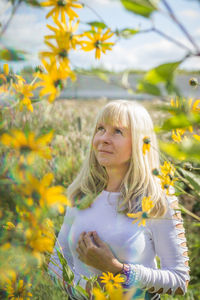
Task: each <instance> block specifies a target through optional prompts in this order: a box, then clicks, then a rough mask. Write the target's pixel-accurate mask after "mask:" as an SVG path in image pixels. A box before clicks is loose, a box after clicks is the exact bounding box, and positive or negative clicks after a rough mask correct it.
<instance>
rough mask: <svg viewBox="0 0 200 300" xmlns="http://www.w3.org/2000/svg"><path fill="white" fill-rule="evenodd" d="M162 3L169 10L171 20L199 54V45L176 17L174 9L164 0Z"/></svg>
mask: <svg viewBox="0 0 200 300" xmlns="http://www.w3.org/2000/svg"><path fill="white" fill-rule="evenodd" d="M162 2H163V4H164V6H165V7H166V9H167V10H168V12H169V15H170V17H171V19H172V20H173V21H174V22H175V23H176V24H177V26H178V27H179V28H180V30H181V31H182V32H183V33H184V35H185V36H186V37H187V38H188V40H189V41H190V42H191V44H192V45H193V46H194V48H195V49H196V50H197V52H198V53H199V51H200V50H199V47H198V45H197V44H196V42H195V41H194V40H193V38H192V37H191V35H190V34H189V32H188V31H187V29H186V28H185V27H184V26H183V24H182V23H181V22H180V21H179V20H178V19H177V17H176V16H175V14H174V12H173V10H172V8H171V7H170V6H169V4H168V3H167V1H166V0H162Z"/></svg>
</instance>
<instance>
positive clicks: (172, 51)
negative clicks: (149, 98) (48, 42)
mask: <svg viewBox="0 0 200 300" xmlns="http://www.w3.org/2000/svg"><path fill="white" fill-rule="evenodd" d="M154 1H158V0H154ZM82 2H83V3H85V7H84V8H83V9H77V10H76V12H77V13H78V14H79V16H80V20H81V24H80V28H79V30H89V27H88V25H87V24H85V23H87V22H91V21H99V19H98V17H97V15H96V13H97V14H98V15H100V16H101V18H102V19H103V20H104V22H105V23H106V24H107V26H109V27H110V28H111V29H112V30H116V29H123V28H133V29H140V30H145V29H149V28H152V25H153V24H154V26H155V27H156V28H158V29H159V30H161V31H163V32H164V33H165V34H168V35H170V36H172V37H173V38H174V39H176V40H177V41H179V42H181V43H184V44H185V45H186V46H187V47H189V48H190V49H191V50H192V51H194V47H193V46H192V45H191V43H190V42H189V41H188V39H187V38H186V37H185V35H184V34H183V33H182V31H181V30H180V29H179V28H178V27H177V26H176V25H175V24H174V23H173V22H172V21H171V20H170V18H169V17H168V16H167V14H166V10H165V9H164V7H163V6H162V4H161V9H162V14H160V13H153V15H152V17H151V19H150V20H149V19H146V18H144V17H141V16H138V15H135V14H133V13H131V12H129V11H127V10H125V9H124V7H123V6H122V4H121V3H120V1H118V0H82ZM167 2H168V3H169V4H170V6H171V7H172V8H173V10H174V12H175V14H176V16H177V18H178V19H179V20H180V22H182V23H183V24H184V26H185V27H186V29H187V30H188V32H189V33H190V34H191V35H192V38H193V39H194V40H195V41H196V44H197V45H198V47H199V49H200V17H199V15H200V2H199V1H195V0H167ZM10 9H11V7H10V6H9V3H8V2H7V1H6V0H0V22H1V23H2V24H4V23H5V22H6V20H7V19H8V17H9V15H10ZM48 11H49V9H48V8H47V9H46V8H42V9H41V8H33V7H30V6H25V5H23V4H22V5H21V6H20V7H19V9H18V10H17V13H16V14H15V16H14V18H13V19H12V22H11V23H10V26H9V27H8V29H7V31H6V32H5V34H4V36H3V37H2V39H1V41H0V42H1V44H3V45H4V46H8V47H14V48H16V49H20V50H25V51H26V52H27V53H28V54H27V60H26V61H25V62H17V63H13V64H11V66H12V67H13V68H14V70H15V71H19V70H20V69H22V67H23V66H26V65H32V66H33V67H35V66H37V65H39V64H40V61H39V59H38V52H39V51H41V50H45V49H46V48H45V45H44V42H43V37H44V35H46V34H49V33H50V32H51V31H49V29H48V28H47V27H46V24H51V21H50V19H46V18H45V16H46V14H47V12H48ZM112 41H116V38H113V39H112ZM186 53H187V51H186V50H185V49H183V48H181V47H179V46H177V45H175V44H174V43H172V42H170V41H168V40H166V39H164V38H163V37H161V36H160V35H158V34H156V33H153V32H151V33H143V34H142V33H141V34H136V35H135V36H133V37H132V38H131V39H129V40H124V39H120V40H118V41H117V42H116V43H115V46H114V47H113V50H112V51H107V52H106V54H105V55H104V54H102V56H101V59H100V60H95V58H94V51H91V52H84V51H81V50H79V51H74V52H71V53H70V61H71V63H72V66H73V67H79V68H91V67H102V68H106V69H108V70H110V71H122V70H125V69H135V70H137V69H139V70H149V69H151V68H153V67H155V66H157V65H159V64H162V63H165V62H173V61H176V60H180V59H181V58H182V57H184V56H185V54H186ZM1 63H2V62H1ZM180 68H182V69H187V70H200V57H194V58H190V59H187V60H186V61H185V62H184V63H182V64H181V65H180Z"/></svg>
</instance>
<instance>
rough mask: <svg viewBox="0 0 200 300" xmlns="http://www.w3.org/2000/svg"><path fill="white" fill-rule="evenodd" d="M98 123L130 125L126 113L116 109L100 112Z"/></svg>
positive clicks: (125, 126)
mask: <svg viewBox="0 0 200 300" xmlns="http://www.w3.org/2000/svg"><path fill="white" fill-rule="evenodd" d="M100 123H101V124H107V125H112V126H118V127H124V128H128V127H129V125H130V121H129V118H128V115H127V114H125V113H122V112H117V111H115V112H114V111H112V112H111V111H110V112H109V111H107V112H104V113H103V114H101V115H100V116H99V118H98V120H97V124H100Z"/></svg>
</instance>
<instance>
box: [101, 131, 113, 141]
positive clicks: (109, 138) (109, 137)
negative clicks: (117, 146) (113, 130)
mask: <svg viewBox="0 0 200 300" xmlns="http://www.w3.org/2000/svg"><path fill="white" fill-rule="evenodd" d="M101 141H102V142H103V143H110V141H111V136H110V134H109V133H108V132H104V134H102V136H101Z"/></svg>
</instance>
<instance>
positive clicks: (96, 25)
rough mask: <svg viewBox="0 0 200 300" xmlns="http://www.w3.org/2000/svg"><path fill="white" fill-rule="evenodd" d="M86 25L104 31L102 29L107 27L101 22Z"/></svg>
mask: <svg viewBox="0 0 200 300" xmlns="http://www.w3.org/2000/svg"><path fill="white" fill-rule="evenodd" d="M87 24H88V25H90V26H94V27H97V28H102V29H104V28H106V27H107V26H106V24H105V23H103V22H97V21H94V22H88V23H87Z"/></svg>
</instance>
